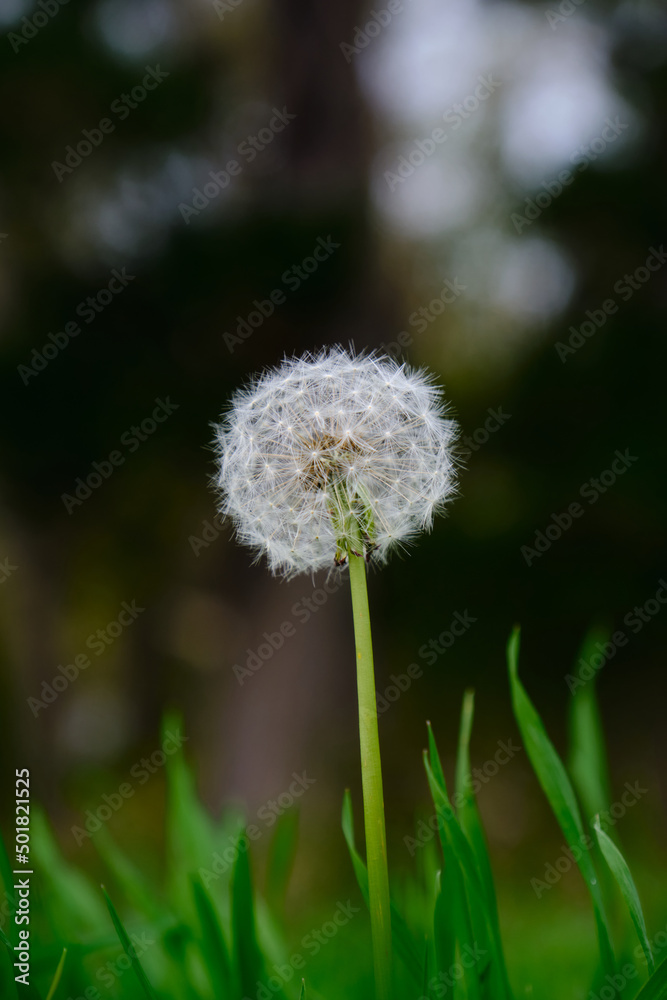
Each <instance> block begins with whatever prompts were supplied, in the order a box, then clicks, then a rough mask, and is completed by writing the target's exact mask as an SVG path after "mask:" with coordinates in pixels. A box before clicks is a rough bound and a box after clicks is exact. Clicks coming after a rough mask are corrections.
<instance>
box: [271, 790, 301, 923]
mask: <svg viewBox="0 0 667 1000" xmlns="http://www.w3.org/2000/svg"><path fill="white" fill-rule="evenodd" d="M298 832H299V813H298V811H297V810H296V809H291V810H288V811H287V812H284V813H283V814H282V816H280V817H279V818H278V822H277V823H276V829H275V833H274V835H273V838H272V840H271V847H270V849H269V858H268V862H267V873H266V899H267V901H268V903H269V905H270V906H271V908H272V909H273V911H274V913H275V914H277V915H279V916H280V915H282V914H283V912H284V909H285V897H286V895H287V886H288V883H289V879H290V875H291V874H292V868H293V866H294V859H295V857H296V846H297V838H298Z"/></svg>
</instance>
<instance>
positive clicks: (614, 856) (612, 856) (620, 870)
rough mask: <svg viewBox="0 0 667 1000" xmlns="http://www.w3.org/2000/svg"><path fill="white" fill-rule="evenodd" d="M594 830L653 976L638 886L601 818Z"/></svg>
mask: <svg viewBox="0 0 667 1000" xmlns="http://www.w3.org/2000/svg"><path fill="white" fill-rule="evenodd" d="M593 829H594V830H595V834H596V836H597V838H598V844H599V845H600V850H601V851H602V854H603V856H604V859H605V861H606V862H607V864H608V865H609V870H610V871H611V873H612V875H613V876H614V878H615V879H616V881H617V883H618V887H619V889H620V890H621V895H622V896H623V899H624V900H625V903H626V905H627V907H628V910H629V911H630V918H631V920H632V923H633V924H634V927H635V930H636V931H637V937H638V938H639V943H640V944H641V946H642V950H643V952H644V955H645V956H646V962H647V965H648V971H649V975H650V976H651V975H653V973H654V972H655V962H654V961H653V953H652V951H651V945H650V943H649V939H648V934H647V933H646V922H645V920H644V912H643V910H642V904H641V903H640V901H639V893H638V892H637V886H636V885H635V882H634V879H633V877H632V875H631V873H630V869H629V868H628V865H627V862H626V860H625V858H624V857H623V855H622V854H621V852H620V851H619V849H618V847H617V846H616V844H615V843H614V842H613V840H612V839H611V837H610V836H609V835H608V834H607V833H605V831H604V830H603V829H602V827H601V826H600V817H599V816H596V817H595V821H594V823H593Z"/></svg>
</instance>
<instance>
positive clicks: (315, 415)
mask: <svg viewBox="0 0 667 1000" xmlns="http://www.w3.org/2000/svg"><path fill="white" fill-rule="evenodd" d="M457 434H458V428H457V425H456V423H455V421H454V420H451V419H449V418H448V417H447V413H446V408H445V404H444V399H443V396H442V392H441V390H440V389H439V388H438V386H436V385H435V383H434V382H433V380H432V378H431V376H429V375H428V374H427V373H425V372H423V371H415V370H412V369H409V368H408V367H407V366H405V365H403V364H399V363H398V362H396V361H394V360H393V359H391V358H388V357H385V356H381V355H377V354H364V355H359V356H356V355H353V354H350V353H348V352H347V351H345V350H343V349H342V348H340V347H331V348H326V349H323V350H322V351H320V352H319V353H317V354H314V355H312V354H308V355H305V356H304V357H301V358H291V359H286V360H285V361H284V362H283V363H282V364H281V365H279V366H278V367H277V368H276V369H272V370H270V371H267V372H264V373H263V374H261V375H259V376H257V377H256V378H255V379H254V380H253V381H252V382H251V384H250V385H249V386H248V387H247V388H245V389H242V390H241V391H239V392H238V393H237V394H236V395H235V397H234V398H233V400H232V405H231V407H230V409H229V411H228V412H227V413H226V415H225V416H224V417H223V419H222V421H221V422H220V424H219V425H217V426H216V445H217V454H218V460H219V465H218V473H217V476H216V479H215V485H216V488H217V491H218V495H219V502H220V510H221V512H222V513H223V514H225V515H227V516H229V517H230V518H231V519H232V521H233V523H234V525H235V528H236V533H237V536H238V538H239V540H240V541H241V542H243V543H244V544H247V545H249V546H250V547H251V548H253V549H255V550H256V552H258V553H259V554H264V555H265V556H266V558H267V560H268V562H269V566H270V568H271V570H272V571H273V572H274V573H283V574H285V575H287V576H293V575H295V574H297V573H302V572H311V571H314V570H317V569H321V568H326V567H330V566H332V565H333V563H334V557H335V555H336V552H337V549H338V548H339V546H342V547H343V548H345V547H347V548H350V549H352V550H354V548H355V546H356V547H357V549H358V547H359V540H360V535H361V539H362V544H363V546H364V548H365V549H366V552H367V554H368V555H369V557H371V558H373V559H374V560H378V561H384V560H385V559H386V557H387V555H388V554H389V552H390V550H391V549H392V548H393V547H396V546H397V545H398V544H401V543H405V542H407V541H410V540H411V539H412V538H413V537H414V536H415V535H416V534H417V533H418V532H419V531H421V530H428V529H430V527H431V526H432V523H433V518H434V516H435V515H436V514H438V513H440V512H441V511H442V509H443V507H444V506H445V505H446V503H447V502H448V501H449V500H451V499H452V497H453V496H454V495H455V493H456V467H455V459H454V457H453V444H454V442H455V440H456V438H457Z"/></svg>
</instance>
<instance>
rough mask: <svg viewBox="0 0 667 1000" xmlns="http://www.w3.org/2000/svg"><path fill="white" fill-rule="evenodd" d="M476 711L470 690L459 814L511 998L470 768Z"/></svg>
mask: <svg viewBox="0 0 667 1000" xmlns="http://www.w3.org/2000/svg"><path fill="white" fill-rule="evenodd" d="M474 712H475V692H474V691H471V690H468V691H466V692H465V694H464V696H463V705H462V708H461V728H460V732H459V746H458V753H457V757H456V801H457V803H459V805H458V812H457V815H458V819H459V822H460V824H461V829H462V830H463V832H464V833H465V835H466V837H467V838H468V841H469V842H470V846H471V847H472V849H473V852H474V855H475V858H476V861H477V868H478V870H479V874H480V878H481V881H482V887H483V889H484V893H485V895H486V903H487V913H488V918H489V924H490V928H491V933H492V935H493V937H494V940H495V943H496V953H497V958H498V972H499V975H500V977H501V979H502V982H503V990H504V993H505V995H506V996H511V992H512V991H511V988H510V984H509V978H508V975H507V965H506V962H505V952H504V949H503V943H502V937H501V934H500V921H499V919H498V901H497V899H496V888H495V885H494V881H493V872H492V870H491V862H490V860H489V852H488V848H487V846H486V837H485V836H484V829H483V827H482V820H481V818H480V815H479V810H478V808H477V802H476V801H475V793H474V791H473V787H474V786H473V781H472V773H471V768H470V736H471V733H472V723H473V717H474Z"/></svg>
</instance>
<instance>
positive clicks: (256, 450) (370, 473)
mask: <svg viewBox="0 0 667 1000" xmlns="http://www.w3.org/2000/svg"><path fill="white" fill-rule="evenodd" d="M456 437H457V425H456V423H455V422H454V421H453V420H451V419H449V418H448V417H447V415H446V410H445V405H444V402H443V397H442V393H441V390H440V389H439V388H438V387H437V386H436V385H435V383H434V381H433V379H432V378H431V377H430V376H429V375H427V374H426V373H425V372H423V371H412V370H410V369H409V368H407V367H406V366H405V365H401V364H398V363H397V362H396V361H394V360H392V359H391V358H388V357H383V356H380V355H376V354H363V355H354V354H352V353H348V352H347V351H344V350H343V349H342V348H340V347H332V348H326V349H324V350H322V351H320V352H319V353H317V354H314V355H306V356H304V357H302V358H293V359H287V360H285V361H284V362H283V363H282V364H281V365H279V366H278V367H277V368H275V369H273V370H272V371H268V372H265V373H264V374H262V375H260V376H258V377H257V378H256V379H255V380H254V382H253V383H252V384H251V385H250V386H249V387H248V388H247V389H244V390H242V391H240V392H239V393H237V395H236V396H235V397H234V399H233V401H232V406H231V409H230V410H229V412H228V413H227V415H226V416H225V418H224V419H223V421H222V423H221V424H220V425H219V426H218V427H217V428H216V440H217V449H218V456H219V474H218V476H217V479H216V487H217V489H218V491H219V494H220V498H221V511H222V513H224V514H226V515H228V516H229V517H230V518H231V520H232V521H233V523H234V525H235V528H236V532H237V536H238V538H239V540H240V541H241V542H244V543H245V544H247V545H249V546H250V547H251V548H253V549H254V550H255V551H256V553H257V555H258V558H259V557H261V556H262V555H264V556H265V557H266V559H267V560H268V563H269V566H270V568H271V570H272V571H273V572H274V573H282V574H284V575H285V576H294V575H296V574H298V573H302V572H314V571H315V570H318V569H323V568H326V567H329V568H332V567H334V566H338V567H341V566H344V565H346V564H348V565H349V571H350V586H351V592H352V608H353V613H354V631H355V643H356V647H357V690H358V698H359V735H360V743H361V761H362V786H363V798H364V820H365V830H366V855H367V865H368V883H369V906H370V911H371V929H372V936H373V953H374V967H375V981H376V992H377V996H378V998H380V1000H387V998H389V996H390V993H391V925H390V903H389V879H388V872H387V847H386V835H385V822H384V800H383V791H382V774H381V768H380V744H379V737H378V725H377V708H376V694H375V676H374V668H373V650H372V642H371V629H370V616H369V610H368V593H367V588H366V562H370V561H371V560H373V561H379V562H383V561H384V560H386V558H387V556H388V554H389V552H390V551H391V550H392V549H393V548H395V547H397V546H398V545H401V544H405V543H407V542H409V541H411V540H412V539H413V538H414V536H415V535H416V534H417V533H418V532H419V531H421V530H426V529H429V528H430V527H431V525H432V523H433V518H434V515H435V514H436V513H438V512H439V511H440V510H442V509H443V507H444V506H445V504H446V503H447V501H448V500H450V499H451V498H452V497H453V495H454V494H455V491H456V477H455V460H454V457H453V444H454V441H455V440H456Z"/></svg>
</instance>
